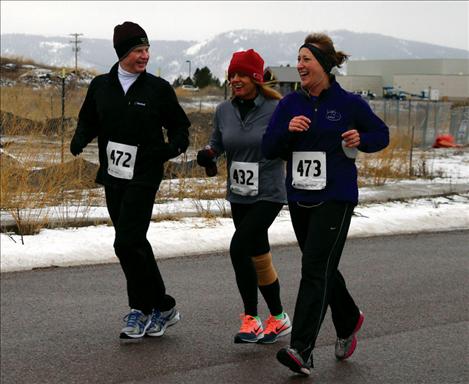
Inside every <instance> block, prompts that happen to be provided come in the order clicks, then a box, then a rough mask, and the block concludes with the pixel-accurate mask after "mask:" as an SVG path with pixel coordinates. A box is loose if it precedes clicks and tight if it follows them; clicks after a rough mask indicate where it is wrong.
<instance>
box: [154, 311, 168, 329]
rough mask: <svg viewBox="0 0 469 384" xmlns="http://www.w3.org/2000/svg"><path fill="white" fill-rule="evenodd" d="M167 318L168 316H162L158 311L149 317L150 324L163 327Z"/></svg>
mask: <svg viewBox="0 0 469 384" xmlns="http://www.w3.org/2000/svg"><path fill="white" fill-rule="evenodd" d="M169 317H170V316H168V317H165V316H162V315H161V312H160V311H158V310H155V311H154V312H153V315H152V316H151V322H152V323H155V324H158V325H160V326H163V325H164V324H165V323H166V322H167V321H168V318H169Z"/></svg>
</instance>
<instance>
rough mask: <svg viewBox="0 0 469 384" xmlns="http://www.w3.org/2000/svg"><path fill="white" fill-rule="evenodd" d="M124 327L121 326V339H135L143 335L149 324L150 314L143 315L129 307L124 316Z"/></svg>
mask: <svg viewBox="0 0 469 384" xmlns="http://www.w3.org/2000/svg"><path fill="white" fill-rule="evenodd" d="M124 321H125V323H126V324H125V327H124V328H122V331H121V334H120V339H121V340H136V339H140V338H142V337H143V336H145V331H146V330H147V328H148V327H149V326H150V316H145V314H144V313H143V312H142V311H139V310H138V309H131V310H130V312H129V313H128V314H127V315H126V316H125V317H124Z"/></svg>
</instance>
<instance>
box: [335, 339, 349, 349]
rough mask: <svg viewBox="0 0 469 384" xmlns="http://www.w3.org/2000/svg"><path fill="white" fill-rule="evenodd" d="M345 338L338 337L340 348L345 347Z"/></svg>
mask: <svg viewBox="0 0 469 384" xmlns="http://www.w3.org/2000/svg"><path fill="white" fill-rule="evenodd" d="M347 340H348V339H341V338H338V339H337V344H339V347H340V348H345V344H346V343H347Z"/></svg>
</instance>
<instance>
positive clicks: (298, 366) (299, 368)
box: [277, 347, 313, 376]
mask: <svg viewBox="0 0 469 384" xmlns="http://www.w3.org/2000/svg"><path fill="white" fill-rule="evenodd" d="M312 356H313V354H312V353H310V354H309V356H308V358H307V359H305V358H304V357H303V356H301V354H300V352H298V351H297V350H296V349H295V348H292V347H286V348H282V349H281V350H280V351H278V352H277V360H278V361H279V362H280V363H282V364H283V365H285V366H286V367H288V368H290V369H291V370H292V371H293V372H296V373H299V374H300V375H304V376H309V375H310V374H311V368H313V359H312Z"/></svg>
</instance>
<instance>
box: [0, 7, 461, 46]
mask: <svg viewBox="0 0 469 384" xmlns="http://www.w3.org/2000/svg"><path fill="white" fill-rule="evenodd" d="M0 6H1V33H2V34H4V33H27V34H41V35H45V36H68V34H70V33H83V35H84V36H83V37H84V38H105V39H111V38H112V32H113V28H114V26H115V25H116V24H121V23H122V22H123V21H125V20H130V21H134V22H137V23H138V24H140V25H141V26H142V27H143V28H144V29H145V30H146V32H147V34H148V37H149V39H150V40H196V41H202V40H204V39H207V38H211V37H213V36H215V35H217V34H219V33H222V32H226V31H230V30H234V29H259V30H263V31H268V32H293V31H306V32H317V31H333V30H337V29H347V30H350V31H354V32H370V33H380V34H383V35H388V36H393V37H398V38H402V39H406V40H414V41H420V42H426V43H432V44H438V45H443V46H447V47H453V48H461V49H466V50H469V26H468V24H469V1H335V2H333V1H314V2H313V1H112V2H110V1H60V2H59V1H16V0H15V1H8V0H1V2H0Z"/></svg>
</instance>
